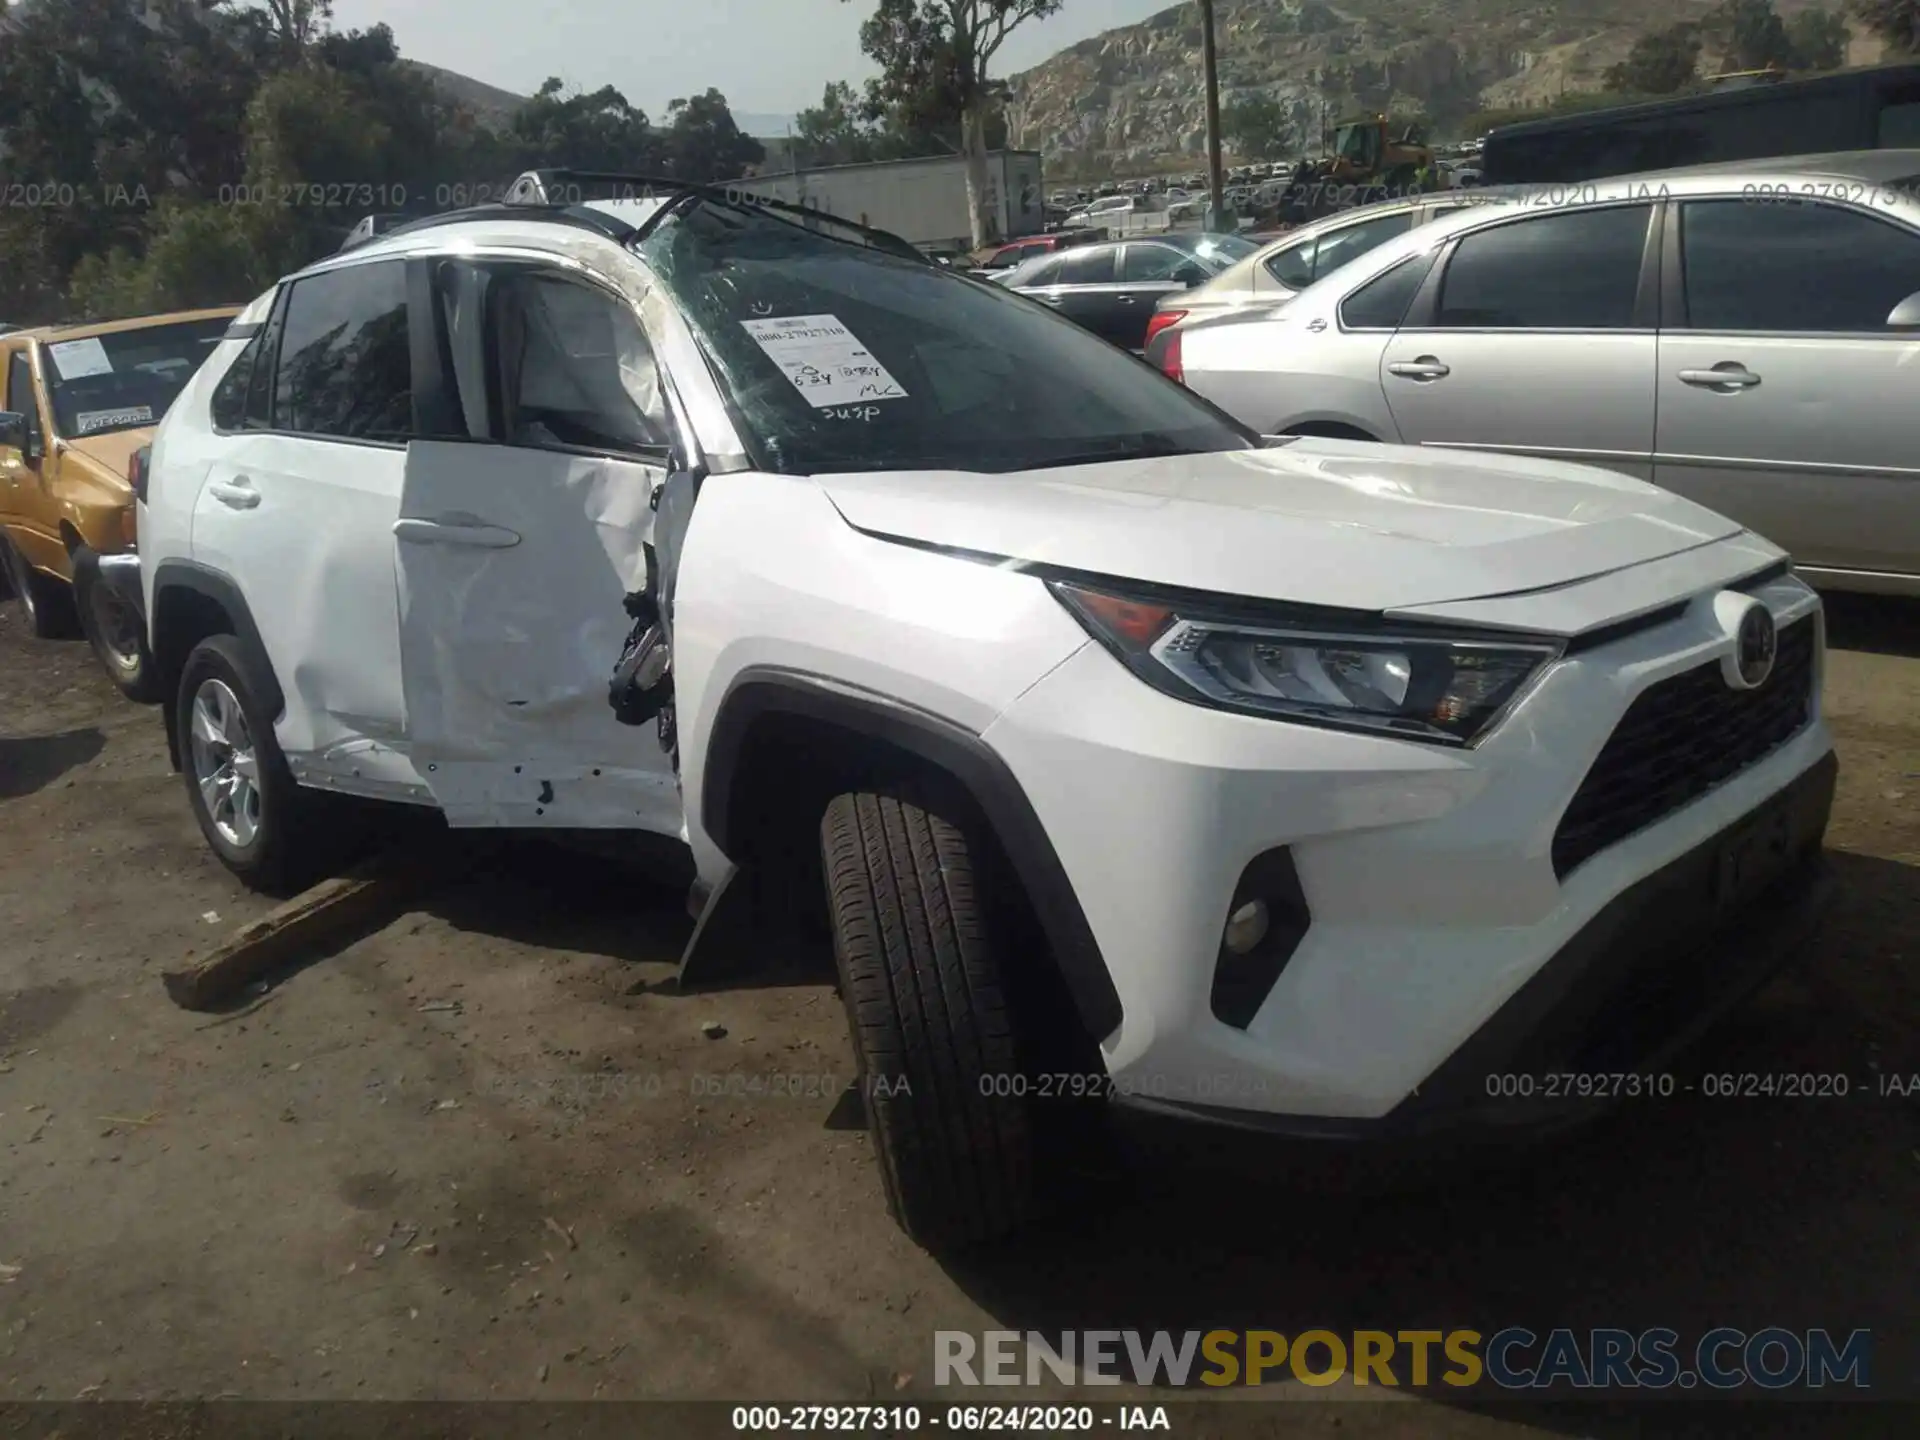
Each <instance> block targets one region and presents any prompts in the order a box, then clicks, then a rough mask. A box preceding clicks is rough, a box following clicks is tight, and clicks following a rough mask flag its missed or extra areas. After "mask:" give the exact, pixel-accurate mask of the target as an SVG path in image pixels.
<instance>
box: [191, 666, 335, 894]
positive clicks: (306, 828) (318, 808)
mask: <svg viewBox="0 0 1920 1440" xmlns="http://www.w3.org/2000/svg"><path fill="white" fill-rule="evenodd" d="M174 705H175V707H176V716H177V720H178V724H179V727H180V732H179V733H180V758H181V767H180V768H181V773H182V775H183V777H184V779H185V781H186V786H187V803H188V804H189V805H191V806H192V807H193V818H194V819H195V820H197V821H199V822H200V833H201V834H202V835H204V836H206V839H207V844H208V845H209V846H210V847H212V849H213V853H214V854H215V855H218V856H219V857H220V863H221V864H223V865H225V866H226V867H227V869H229V870H231V871H232V872H233V873H234V874H235V875H236V876H238V877H239V878H240V880H241V882H242V883H243V884H245V885H246V886H247V887H248V888H250V889H253V890H259V891H263V892H265V893H266V894H269V895H291V894H294V893H297V892H298V891H299V890H301V889H302V888H304V887H305V886H306V885H308V884H311V883H312V882H313V881H314V880H316V879H318V878H319V877H320V875H321V874H322V873H324V871H325V868H326V866H327V864H328V862H330V861H332V860H334V859H336V858H338V852H339V846H338V845H337V843H336V841H335V834H336V827H335V826H334V824H333V816H332V815H331V814H330V813H329V810H328V807H327V806H326V805H325V803H324V802H325V800H326V799H327V798H328V797H326V796H322V795H316V794H314V793H312V792H311V791H306V790H303V789H302V788H301V787H300V786H299V785H298V784H297V783H295V781H294V778H293V774H292V772H291V771H289V770H288V769H287V761H286V757H285V756H284V755H282V754H281V753H280V746H279V744H278V743H277V742H276V741H275V740H274V738H273V720H274V717H273V715H272V714H271V713H270V712H269V711H268V710H267V707H266V706H265V705H264V704H263V703H262V702H261V700H260V690H259V687H258V685H256V684H255V682H254V679H253V676H252V673H251V670H250V667H249V665H248V662H247V659H246V655H245V652H244V651H243V650H242V649H241V647H240V642H239V641H238V640H236V639H234V637H233V636H231V635H215V636H213V637H212V638H211V639H208V640H202V641H201V642H200V643H199V644H198V645H196V646H194V648H193V652H192V653H191V654H190V655H188V656H187V663H186V664H185V666H183V667H182V669H181V671H180V689H179V691H178V693H177V694H176V696H175V699H174Z"/></svg>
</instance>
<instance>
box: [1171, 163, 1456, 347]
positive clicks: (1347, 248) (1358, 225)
mask: <svg viewBox="0 0 1920 1440" xmlns="http://www.w3.org/2000/svg"><path fill="white" fill-rule="evenodd" d="M1473 198H1474V197H1463V196H1459V195H1448V194H1440V195H1422V196H1419V197H1417V198H1414V199H1403V200H1383V201H1381V202H1379V203H1378V204H1374V205H1356V206H1354V207H1353V208H1352V209H1349V210H1342V211H1339V212H1337V213H1336V214H1333V215H1329V216H1327V217H1325V218H1324V219H1321V220H1316V221H1314V222H1313V223H1312V224H1311V225H1302V226H1299V227H1298V228H1297V229H1293V230H1289V231H1288V232H1287V233H1286V234H1284V235H1282V236H1280V237H1279V238H1278V239H1275V240H1271V241H1269V242H1268V243H1267V244H1266V245H1263V246H1262V247H1261V248H1260V249H1259V250H1258V251H1257V252H1255V253H1254V254H1252V255H1249V256H1247V258H1246V259H1244V260H1242V261H1240V262H1239V263H1238V264H1236V265H1234V266H1232V267H1231V268H1229V269H1226V270H1223V271H1221V272H1220V274H1218V275H1216V276H1215V277H1214V278H1213V279H1212V280H1209V281H1208V282H1207V283H1206V284H1205V285H1201V286H1198V287H1196V288H1194V289H1192V290H1186V291H1182V292H1181V293H1179V294H1176V295H1169V296H1167V297H1166V298H1165V299H1163V300H1161V301H1160V304H1159V306H1158V310H1157V313H1156V315H1155V319H1154V325H1153V329H1152V332H1151V336H1152V338H1151V339H1150V340H1149V342H1148V345H1147V351H1146V355H1147V359H1148V360H1150V361H1154V362H1155V363H1157V362H1158V358H1159V356H1160V355H1161V354H1163V353H1164V352H1165V350H1166V346H1167V337H1169V336H1171V335H1172V333H1173V332H1174V331H1175V330H1177V329H1180V328H1183V327H1185V326H1188V325H1192V324H1193V323H1195V322H1197V321H1200V320H1204V319H1206V318H1208V317H1209V316H1214V315H1222V314H1226V313H1228V312H1231V311H1241V310H1271V309H1273V308H1274V307H1275V306H1277V305H1283V304H1285V303H1286V302H1287V301H1289V300H1291V299H1292V298H1293V297H1294V296H1295V295H1297V294H1299V293H1300V292H1301V291H1302V290H1304V289H1306V288H1307V286H1309V285H1311V284H1313V282H1314V281H1315V280H1316V279H1317V278H1318V277H1320V276H1322V275H1327V274H1331V273H1332V272H1333V271H1335V270H1337V269H1338V268H1339V267H1340V266H1342V265H1344V264H1346V263H1347V262H1348V261H1349V260H1353V259H1355V258H1357V257H1359V256H1361V255H1364V254H1366V253H1367V251H1369V250H1371V249H1372V248H1373V247H1374V246H1376V245H1381V244H1384V243H1385V242H1386V241H1388V240H1392V239H1395V238H1397V237H1398V236H1401V235H1404V234H1406V233H1407V232H1408V231H1409V230H1411V229H1414V228H1415V227H1417V226H1420V225H1424V224H1426V223H1427V222H1428V221H1429V220H1434V219H1437V218H1439V217H1440V216H1442V215H1450V214H1452V213H1454V212H1455V211H1457V210H1459V209H1461V208H1462V207H1464V206H1466V205H1469V204H1471V203H1473Z"/></svg>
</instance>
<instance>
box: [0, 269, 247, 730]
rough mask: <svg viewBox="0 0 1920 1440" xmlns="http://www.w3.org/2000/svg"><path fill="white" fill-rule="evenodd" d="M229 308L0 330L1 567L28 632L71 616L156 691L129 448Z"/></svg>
mask: <svg viewBox="0 0 1920 1440" xmlns="http://www.w3.org/2000/svg"><path fill="white" fill-rule="evenodd" d="M238 313H239V309H238V307H227V308H223V309H217V310H194V311H187V312H183V313H180V314H174V315H152V316H146V317H144V318H141V319H138V320H118V321H113V322H110V323H103V324H87V325H65V326H55V327H50V328H45V329H37V330H10V331H7V332H5V333H4V334H0V384H3V385H4V387H5V388H4V391H3V392H0V394H4V400H5V407H4V409H0V573H4V575H5V577H6V580H7V582H8V584H9V586H10V588H11V589H12V590H13V592H14V593H15V594H16V595H18V596H19V597H20V604H21V607H22V609H23V610H24V611H25V613H26V617H27V622H28V624H29V625H30V626H31V628H32V630H33V633H34V634H36V635H42V636H52V635H61V634H67V633H71V631H72V627H73V625H74V624H75V622H76V621H77V622H78V624H79V626H80V628H81V630H82V631H83V632H84V633H85V635H86V637H87V639H88V640H89V641H90V642H91V643H92V645H93V648H94V651H95V653H97V654H98V655H99V657H100V660H101V663H102V664H103V665H105V666H106V669H107V673H108V674H109V675H110V676H112V677H113V681H114V683H115V684H116V685H118V686H119V687H120V688H121V690H122V691H124V692H125V693H126V694H128V695H129V696H131V697H133V698H134V699H136V700H151V699H154V698H155V695H154V692H153V687H154V684H155V676H154V674H153V664H152V661H151V658H150V657H149V656H148V654H147V645H146V626H145V623H144V622H143V621H142V619H141V616H140V604H139V602H140V596H139V588H138V586H139V570H138V565H137V563H132V556H133V551H134V520H133V514H134V510H133V507H134V495H133V485H132V481H131V478H130V476H129V467H130V466H131V464H132V462H133V459H134V456H135V454H136V452H138V451H139V450H140V449H141V448H142V447H143V446H145V445H146V444H147V442H148V441H149V440H151V439H152V438H153V431H154V427H155V426H157V425H158V424H159V422H160V418H161V417H162V416H163V415H165V414H166V412H167V407H168V406H169V405H171V404H172V403H173V400H174V397H175V396H176V395H178V394H179V393H180V391H181V389H182V388H184V387H185V385H186V383H187V381H188V380H189V379H190V378H192V376H193V373H194V371H196V370H198V369H199V368H200V365H201V362H202V361H204V360H205V359H206V358H207V356H209V355H211V354H212V353H213V347H214V346H215V345H216V344H218V343H219V340H220V337H221V336H222V335H223V334H224V333H225V332H226V329H227V325H228V323H229V322H230V321H231V320H232V318H233V317H234V316H235V315H237V314H238Z"/></svg>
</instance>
